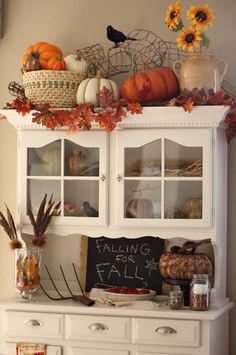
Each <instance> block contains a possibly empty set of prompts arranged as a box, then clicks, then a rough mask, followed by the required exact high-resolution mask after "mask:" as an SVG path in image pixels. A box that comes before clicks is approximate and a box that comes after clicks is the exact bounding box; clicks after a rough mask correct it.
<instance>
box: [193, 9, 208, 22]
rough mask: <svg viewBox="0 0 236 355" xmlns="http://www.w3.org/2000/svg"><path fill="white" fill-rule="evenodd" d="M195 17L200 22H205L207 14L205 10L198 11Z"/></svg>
mask: <svg viewBox="0 0 236 355" xmlns="http://www.w3.org/2000/svg"><path fill="white" fill-rule="evenodd" d="M195 17H196V19H197V20H198V21H199V22H204V21H206V20H207V15H206V13H205V12H204V11H198V12H197V13H196V16H195Z"/></svg>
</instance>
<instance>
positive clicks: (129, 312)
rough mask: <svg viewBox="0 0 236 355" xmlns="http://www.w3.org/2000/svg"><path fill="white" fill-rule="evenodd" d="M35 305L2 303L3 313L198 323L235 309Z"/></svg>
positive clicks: (41, 302) (67, 303) (63, 303)
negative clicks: (111, 317)
mask: <svg viewBox="0 0 236 355" xmlns="http://www.w3.org/2000/svg"><path fill="white" fill-rule="evenodd" d="M34 300H35V301H34V302H27V301H24V300H21V299H20V297H19V298H16V297H14V298H8V299H1V300H0V308H1V309H2V310H4V311H20V312H39V313H42V312H44V313H45V312H46V313H62V314H74V315H88V316H89V315H90V316H93V315H94V316H95V315H103V316H115V317H145V318H166V319H170V318H178V319H186V320H187V319H195V320H214V319H217V318H219V317H220V316H221V315H223V314H224V313H225V312H227V311H228V310H230V309H231V308H232V307H233V303H232V302H229V301H228V299H226V301H225V303H224V304H222V305H221V306H218V307H211V308H210V309H209V310H208V311H204V312H196V311H191V310H189V309H188V308H187V307H186V308H184V309H183V310H178V311H174V310H170V309H169V308H168V306H163V305H161V306H160V307H157V308H155V309H137V308H134V306H129V305H126V306H119V307H118V306H106V305H103V304H101V303H98V302H96V304H95V305H94V306H92V307H86V306H84V305H83V304H81V303H75V302H74V301H71V300H62V301H51V300H49V299H47V298H46V297H45V296H40V295H37V296H34Z"/></svg>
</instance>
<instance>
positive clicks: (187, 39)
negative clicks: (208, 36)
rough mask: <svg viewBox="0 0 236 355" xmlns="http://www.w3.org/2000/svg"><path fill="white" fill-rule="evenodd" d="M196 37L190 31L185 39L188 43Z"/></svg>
mask: <svg viewBox="0 0 236 355" xmlns="http://www.w3.org/2000/svg"><path fill="white" fill-rule="evenodd" d="M194 39H195V36H194V34H193V33H188V34H187V36H186V37H185V41H186V42H187V43H192V42H193V41H194Z"/></svg>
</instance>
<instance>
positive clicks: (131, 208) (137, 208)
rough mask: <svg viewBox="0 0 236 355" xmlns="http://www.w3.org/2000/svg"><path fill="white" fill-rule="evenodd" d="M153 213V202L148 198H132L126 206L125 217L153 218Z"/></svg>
mask: <svg viewBox="0 0 236 355" xmlns="http://www.w3.org/2000/svg"><path fill="white" fill-rule="evenodd" d="M153 215H154V209H153V203H152V201H151V200H148V199H144V198H140V199H139V198H136V199H133V200H131V201H129V203H128V205H127V208H126V218H153Z"/></svg>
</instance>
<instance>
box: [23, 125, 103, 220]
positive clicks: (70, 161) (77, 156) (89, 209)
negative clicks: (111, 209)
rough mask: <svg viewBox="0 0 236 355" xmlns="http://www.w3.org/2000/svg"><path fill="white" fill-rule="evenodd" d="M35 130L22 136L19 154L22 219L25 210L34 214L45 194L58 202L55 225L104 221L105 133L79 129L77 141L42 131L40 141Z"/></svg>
mask: <svg viewBox="0 0 236 355" xmlns="http://www.w3.org/2000/svg"><path fill="white" fill-rule="evenodd" d="M28 133H29V132H25V134H28ZM37 133H39V132H36V133H34V135H33V136H32V135H31V136H29V137H28V138H29V139H28V140H27V139H26V138H25V139H24V141H25V142H27V143H26V144H27V145H25V146H24V147H23V149H24V151H25V154H22V156H23V157H24V156H25V157H26V158H25V162H24V165H25V166H26V178H25V179H22V184H23V189H22V191H25V194H26V197H27V198H26V206H25V222H26V223H27V211H28V209H29V208H30V209H32V210H33V212H34V214H36V213H37V211H38V208H39V205H40V202H41V201H42V199H43V197H44V195H45V193H47V194H48V197H50V196H51V195H53V200H55V201H56V202H58V201H61V214H60V216H59V217H61V218H55V219H54V222H55V224H57V223H58V224H66V223H67V222H68V223H72V224H76V223H78V224H82V225H83V224H86V223H88V219H91V222H89V223H90V224H91V223H92V224H93V223H94V224H101V225H103V224H106V214H107V205H106V200H107V196H106V194H107V192H106V191H107V181H106V175H107V173H106V171H107V161H106V154H107V152H106V150H107V136H106V133H104V132H88V133H87V132H81V133H80V135H79V137H78V138H79V139H78V140H77V138H76V139H72V138H71V137H69V136H68V138H67V137H66V138H65V136H64V134H63V133H62V134H61V135H60V134H57V138H58V139H55V140H51V137H52V136H50V135H49V134H48V133H46V132H44V134H43V140H42V137H41V138H40V136H39V135H38V134H37ZM83 133H87V134H89V136H86V134H83ZM92 136H93V137H92ZM88 137H89V139H88ZM92 138H93V139H92ZM23 160H24V158H23ZM28 222H29V221H28Z"/></svg>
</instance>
